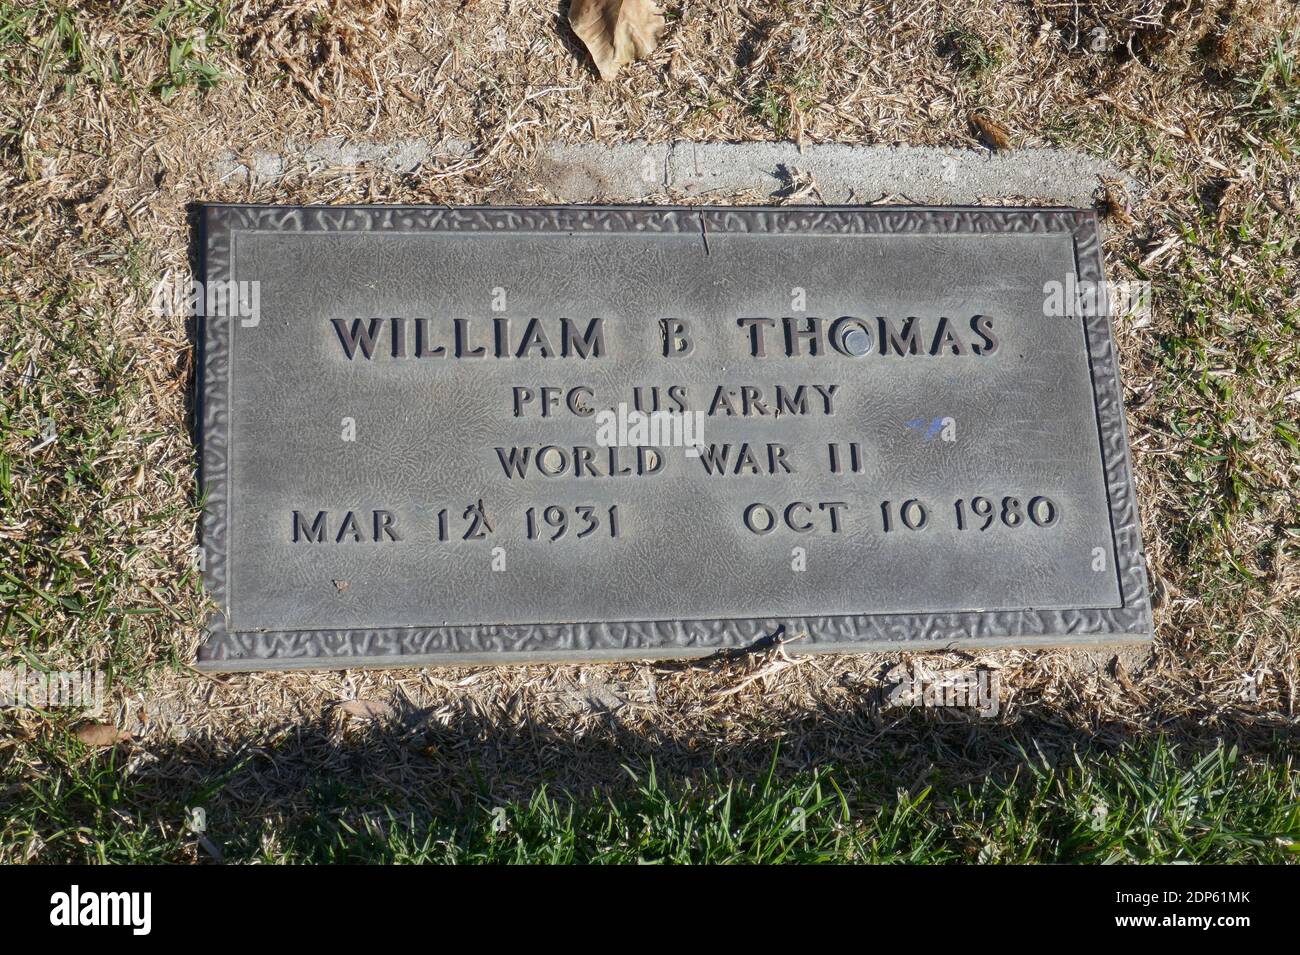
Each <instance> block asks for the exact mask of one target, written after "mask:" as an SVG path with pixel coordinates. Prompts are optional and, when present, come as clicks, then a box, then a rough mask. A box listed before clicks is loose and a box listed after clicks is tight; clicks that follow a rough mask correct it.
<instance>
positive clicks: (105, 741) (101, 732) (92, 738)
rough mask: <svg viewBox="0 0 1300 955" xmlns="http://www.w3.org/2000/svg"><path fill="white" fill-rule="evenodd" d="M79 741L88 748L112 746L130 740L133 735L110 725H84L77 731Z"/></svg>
mask: <svg viewBox="0 0 1300 955" xmlns="http://www.w3.org/2000/svg"><path fill="white" fill-rule="evenodd" d="M76 734H77V739H79V740H81V742H82V743H83V744H84V745H86V746H112V745H113V744H114V743H120V742H121V741H122V740H126V739H130V738H131V734H130V733H126V732H123V731H122V730H119V729H118V728H117V727H116V726H113V725H112V724H110V723H82V724H81V725H80V726H78V727H77V729H76Z"/></svg>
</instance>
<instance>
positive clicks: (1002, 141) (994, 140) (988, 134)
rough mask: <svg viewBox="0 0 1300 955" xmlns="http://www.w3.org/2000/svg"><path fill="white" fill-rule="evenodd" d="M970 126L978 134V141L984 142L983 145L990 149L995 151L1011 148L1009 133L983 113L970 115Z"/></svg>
mask: <svg viewBox="0 0 1300 955" xmlns="http://www.w3.org/2000/svg"><path fill="white" fill-rule="evenodd" d="M970 124H971V126H972V127H974V129H975V132H977V133H978V134H979V137H980V139H982V140H984V144H985V145H987V146H989V147H990V148H992V149H997V150H1006V149H1010V148H1011V133H1010V132H1009V131H1008V130H1007V128H1006V127H1005V126H1003V125H1002V124H1001V123H999V122H997V121H996V120H994V119H991V118H990V117H988V116H985V115H984V114H983V113H971V117H970Z"/></svg>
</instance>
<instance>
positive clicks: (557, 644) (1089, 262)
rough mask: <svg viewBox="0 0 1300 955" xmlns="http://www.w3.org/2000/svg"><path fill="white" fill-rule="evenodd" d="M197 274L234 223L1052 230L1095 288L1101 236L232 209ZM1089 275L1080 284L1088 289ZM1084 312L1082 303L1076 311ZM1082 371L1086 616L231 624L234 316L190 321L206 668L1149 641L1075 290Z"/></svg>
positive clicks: (846, 225) (724, 217)
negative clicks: (1095, 603) (1105, 556)
mask: <svg viewBox="0 0 1300 955" xmlns="http://www.w3.org/2000/svg"><path fill="white" fill-rule="evenodd" d="M203 231H204V235H203V256H204V258H203V262H204V273H205V274H204V280H205V283H212V282H216V281H228V280H234V279H236V278H237V276H235V275H234V274H233V256H232V244H233V239H234V236H235V235H236V234H237V233H241V232H259V231H270V232H275V233H291V232H366V233H384V232H392V233H424V232H466V233H479V232H566V233H568V232H588V233H637V232H647V233H691V234H699V235H703V236H705V237H707V236H708V234H709V233H710V232H715V233H726V232H730V233H737V232H739V233H762V234H790V235H794V234H823V233H824V234H833V235H908V234H933V235H959V234H986V233H987V234H997V233H1020V234H1061V233H1064V234H1067V235H1069V236H1071V238H1072V239H1073V242H1074V251H1075V269H1076V273H1077V278H1078V281H1079V284H1080V287H1081V288H1087V287H1093V288H1098V289H1104V288H1105V284H1104V283H1105V273H1104V268H1103V263H1102V253H1101V239H1100V234H1099V232H1098V225H1097V219H1096V216H1095V214H1094V213H1093V212H1092V211H1090V210H1081V209H1053V208H1028V209H1026V208H1002V207H923V206H908V207H898V206H894V207H890V206H876V207H871V206H867V207H845V206H817V207H797V206H784V207H777V208H769V207H729V208H719V207H709V206H678V207H663V206H534V207H465V208H446V207H436V206H431V207H426V206H304V207H285V206H242V205H213V206H208V207H206V208H205V209H204V215H203ZM1088 283H1092V285H1091V286H1089V285H1088ZM1089 306H1092V307H1091V308H1090V307H1089ZM1074 307H1075V314H1077V315H1079V316H1080V317H1081V318H1082V319H1083V322H1084V329H1085V339H1086V342H1087V349H1088V359H1089V365H1090V368H1091V373H1092V386H1093V397H1094V400H1095V405H1096V414H1097V425H1098V433H1099V435H1100V439H1101V449H1100V450H1101V456H1102V466H1103V469H1104V471H1105V485H1106V493H1107V498H1108V500H1109V505H1110V519H1111V528H1112V531H1113V540H1114V553H1113V555H1112V557H1113V560H1114V567H1115V568H1116V570H1117V574H1118V578H1119V585H1120V595H1121V599H1122V601H1123V603H1122V605H1121V606H1119V607H1114V608H1102V609H1086V610H1009V611H983V612H974V611H971V612H954V613H926V614H848V615H839V616H823V617H795V618H763V619H760V618H722V619H709V620H644V621H635V622H613V623H575V624H511V625H506V626H455V627H402V628H377V629H334V630H291V631H247V632H241V631H231V630H228V629H227V628H226V619H227V615H228V613H229V604H228V580H229V574H228V567H227V563H228V553H227V547H228V540H227V535H228V531H229V526H230V518H229V508H230V475H229V455H230V442H231V436H230V427H231V422H230V395H229V390H228V389H229V386H230V371H231V336H232V335H233V333H234V329H233V327H232V326H233V324H234V323H233V322H232V320H231V319H230V318H229V317H216V316H214V317H208V318H205V319H203V320H202V322H201V328H202V331H201V333H200V335H199V348H200V356H199V361H200V368H201V374H200V376H198V377H199V379H200V381H201V385H200V387H199V388H198V390H199V395H198V396H197V400H196V408H197V409H198V411H197V414H198V416H199V421H200V430H201V441H202V454H201V458H200V460H201V468H200V478H199V480H200V485H199V486H200V488H201V489H203V490H204V491H205V492H206V498H205V504H204V510H203V519H202V535H203V548H204V558H205V559H204V583H205V586H206V588H207V590H208V593H209V595H210V597H211V598H212V599H213V601H214V602H215V603H216V605H217V610H216V611H215V612H214V613H213V615H212V617H211V619H210V620H209V622H208V628H207V629H208V634H207V638H206V640H205V641H204V642H203V644H202V645H201V646H200V648H199V661H198V665H199V667H200V668H201V669H205V670H246V669H285V668H311V667H317V668H320V667H325V668H330V667H340V666H344V665H352V666H358V665H359V666H366V665H369V666H376V665H388V666H391V665H395V664H396V665H401V664H411V665H423V664H429V663H447V664H452V663H460V662H473V663H484V662H491V661H501V662H519V661H522V660H537V661H544V660H551V661H557V660H565V659H575V658H576V659H588V660H617V659H644V658H649V657H664V656H689V655H701V654H705V653H708V652H712V651H716V650H721V649H726V648H734V647H741V646H745V645H748V644H751V643H753V642H754V641H756V640H759V639H761V638H762V637H764V636H767V635H770V634H772V633H774V632H775V631H776V630H777V628H779V627H784V628H785V630H786V633H787V634H796V633H806V634H807V638H806V639H802V640H799V641H798V642H797V643H795V644H792V645H791V649H794V650H799V651H804V652H809V651H811V652H816V651H823V652H824V651H834V650H867V649H872V650H890V649H892V650H902V649H914V650H923V649H939V648H942V647H945V646H949V645H967V646H998V645H1011V646H1016V645H1026V646H1027V645H1035V646H1043V645H1066V644H1071V643H1084V642H1093V643H1103V642H1115V643H1119V642H1133V641H1144V640H1149V639H1150V637H1151V630H1152V623H1151V605H1150V598H1149V591H1148V588H1147V577H1146V567H1145V563H1144V560H1143V555H1142V540H1141V531H1140V524H1139V520H1138V509H1137V500H1136V495H1135V491H1134V486H1133V476H1132V466H1131V463H1130V460H1129V451H1128V438H1127V427H1126V424H1125V420H1124V405H1123V399H1122V396H1121V392H1120V384H1119V372H1118V362H1117V360H1116V356H1115V346H1114V342H1113V340H1112V338H1111V330H1110V320H1109V314H1108V313H1109V311H1110V306H1109V304H1108V303H1107V302H1106V300H1105V296H1104V295H1098V296H1096V297H1089V296H1080V297H1079V298H1078V300H1077V301H1076V302H1075V303H1074Z"/></svg>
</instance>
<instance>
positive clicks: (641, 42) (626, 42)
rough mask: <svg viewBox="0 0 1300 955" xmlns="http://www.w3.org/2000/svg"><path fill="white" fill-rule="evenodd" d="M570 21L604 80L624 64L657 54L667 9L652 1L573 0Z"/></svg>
mask: <svg viewBox="0 0 1300 955" xmlns="http://www.w3.org/2000/svg"><path fill="white" fill-rule="evenodd" d="M569 24H570V26H572V27H573V32H574V33H576V34H577V35H578V39H580V40H582V42H583V44H584V45H585V46H586V47H587V51H588V52H589V53H590V54H591V58H592V59H593V60H594V61H595V63H596V69H598V70H599V71H600V78H601V79H602V80H612V79H613V78H614V77H615V76H617V75H618V71H619V70H620V69H621V68H622V67H623V65H624V64H626V63H631V62H632V61H633V60H639V59H641V58H642V57H646V56H649V55H650V54H651V53H653V52H654V48H655V47H656V46H657V45H658V43H659V37H660V36H661V35H662V34H663V32H664V16H663V12H662V11H661V10H660V9H659V7H657V6H655V5H654V4H653V3H651V2H650V0H573V4H572V6H570V7H569Z"/></svg>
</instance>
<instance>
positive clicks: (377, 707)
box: [335, 700, 393, 720]
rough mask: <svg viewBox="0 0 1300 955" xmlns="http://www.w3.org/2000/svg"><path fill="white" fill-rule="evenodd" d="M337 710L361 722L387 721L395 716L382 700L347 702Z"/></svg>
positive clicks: (341, 704)
mask: <svg viewBox="0 0 1300 955" xmlns="http://www.w3.org/2000/svg"><path fill="white" fill-rule="evenodd" d="M335 709H336V710H337V712H339V713H342V714H343V715H344V716H351V717H354V718H356V719H359V720H387V719H392V716H393V708H392V707H391V706H389V705H388V704H387V703H384V702H382V701H380V700H347V701H346V702H343V703H340V704H339V705H338V706H337V707H336V708H335Z"/></svg>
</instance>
